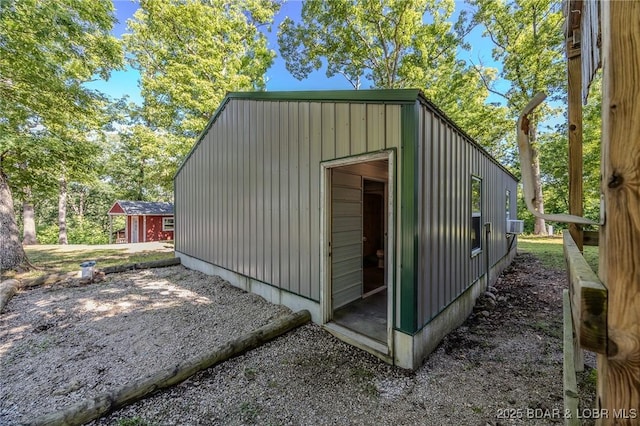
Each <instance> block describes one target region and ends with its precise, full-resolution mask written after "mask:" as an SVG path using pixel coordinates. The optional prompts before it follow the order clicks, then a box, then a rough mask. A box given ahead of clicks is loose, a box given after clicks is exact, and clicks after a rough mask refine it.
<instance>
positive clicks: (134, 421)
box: [118, 416, 152, 426]
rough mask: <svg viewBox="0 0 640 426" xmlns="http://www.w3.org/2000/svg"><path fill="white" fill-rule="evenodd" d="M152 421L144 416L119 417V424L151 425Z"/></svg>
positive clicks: (119, 425)
mask: <svg viewBox="0 0 640 426" xmlns="http://www.w3.org/2000/svg"><path fill="white" fill-rule="evenodd" d="M151 425H152V423H149V422H148V421H146V420H145V419H143V418H142V417H138V416H136V417H128V418H126V419H119V420H118V426H151Z"/></svg>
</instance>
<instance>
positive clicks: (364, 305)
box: [329, 160, 388, 344]
mask: <svg viewBox="0 0 640 426" xmlns="http://www.w3.org/2000/svg"><path fill="white" fill-rule="evenodd" d="M365 176H367V177H366V178H365ZM387 181H388V162H387V161H386V160H377V161H371V162H363V163H358V164H352V165H348V166H338V167H335V168H332V169H331V191H330V197H331V198H330V200H331V210H330V211H331V215H330V242H329V244H330V247H331V311H332V318H333V321H334V322H335V323H336V324H338V325H341V326H343V327H346V328H348V329H350V330H353V331H355V332H357V333H359V334H362V335H364V336H367V337H369V338H371V339H374V340H376V341H378V342H380V343H383V344H386V343H387V340H388V334H387V322H388V318H387V305H388V298H387V291H386V288H387V287H386V281H385V280H386V278H385V277H386V275H385V270H386V260H385V253H384V252H385V245H386V241H385V240H386V231H385V230H386V227H387V221H386V213H387V212H386V211H387V208H386V203H387Z"/></svg>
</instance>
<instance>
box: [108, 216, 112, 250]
mask: <svg viewBox="0 0 640 426" xmlns="http://www.w3.org/2000/svg"><path fill="white" fill-rule="evenodd" d="M109 244H113V216H111V215H109Z"/></svg>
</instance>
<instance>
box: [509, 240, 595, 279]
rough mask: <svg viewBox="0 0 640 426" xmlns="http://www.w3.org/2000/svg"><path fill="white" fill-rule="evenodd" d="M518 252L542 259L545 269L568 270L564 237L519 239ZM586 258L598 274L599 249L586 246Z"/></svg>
mask: <svg viewBox="0 0 640 426" xmlns="http://www.w3.org/2000/svg"><path fill="white" fill-rule="evenodd" d="M518 251H522V252H527V253H531V254H533V255H534V256H535V257H537V258H538V259H540V261H541V262H542V263H543V264H544V266H545V267H547V268H550V269H556V270H566V265H565V261H564V251H563V248H562V237H534V236H522V235H520V236H519V237H518ZM584 258H585V259H586V261H587V263H588V264H589V266H591V269H593V271H594V272H596V273H597V272H598V247H592V246H585V247H584Z"/></svg>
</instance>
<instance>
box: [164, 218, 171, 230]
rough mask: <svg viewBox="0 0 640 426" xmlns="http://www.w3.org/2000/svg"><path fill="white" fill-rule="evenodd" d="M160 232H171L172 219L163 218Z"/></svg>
mask: <svg viewBox="0 0 640 426" xmlns="http://www.w3.org/2000/svg"><path fill="white" fill-rule="evenodd" d="M162 230H163V231H173V218H172V217H163V218H162Z"/></svg>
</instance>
